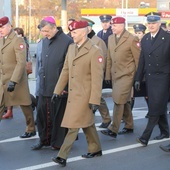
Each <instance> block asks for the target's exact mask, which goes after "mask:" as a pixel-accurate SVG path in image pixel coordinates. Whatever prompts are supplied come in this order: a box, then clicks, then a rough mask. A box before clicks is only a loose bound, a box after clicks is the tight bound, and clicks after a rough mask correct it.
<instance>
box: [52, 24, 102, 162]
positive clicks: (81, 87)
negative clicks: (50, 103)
mask: <svg viewBox="0 0 170 170" xmlns="http://www.w3.org/2000/svg"><path fill="white" fill-rule="evenodd" d="M87 26H88V23H87V22H86V21H74V22H72V23H71V25H70V26H69V28H70V29H71V30H74V29H80V28H85V27H87ZM82 31H85V30H82ZM84 38H85V37H84ZM73 39H74V37H73ZM77 48H78V47H77V45H76V44H72V45H70V46H69V49H68V53H67V56H66V60H65V63H64V67H63V70H62V72H61V76H60V78H59V81H58V83H57V85H56V87H55V90H54V93H55V94H61V92H62V90H63V88H64V87H65V85H66V84H67V83H68V86H69V90H68V92H69V93H68V101H67V106H66V110H65V114H64V118H63V121H62V124H61V126H62V127H67V128H69V131H68V133H67V135H66V137H65V140H64V143H63V145H62V146H61V149H60V151H59V153H58V157H59V158H58V157H57V158H54V159H53V160H54V161H55V162H60V164H62V165H63V163H62V162H61V161H60V160H61V159H64V161H66V159H67V155H68V153H69V151H70V149H71V147H72V145H73V142H74V140H75V139H76V136H77V133H78V131H79V128H82V129H83V131H84V133H85V135H86V139H87V143H88V153H96V152H97V153H98V152H99V153H100V155H98V156H101V154H102V153H101V145H100V141H99V137H98V134H97V131H96V128H95V124H94V114H93V111H92V109H90V107H89V104H93V105H100V100H101V90H102V80H103V67H104V65H103V63H104V62H103V60H104V58H103V56H102V54H101V50H100V49H99V48H98V47H97V46H96V45H94V43H93V42H92V41H91V40H90V39H87V40H84V43H83V44H82V45H81V46H80V47H79V48H78V49H77ZM96 156H97V155H96ZM86 157H89V154H87V155H86ZM93 157H94V156H93Z"/></svg>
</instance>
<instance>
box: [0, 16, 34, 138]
mask: <svg viewBox="0 0 170 170" xmlns="http://www.w3.org/2000/svg"><path fill="white" fill-rule="evenodd" d="M0 34H1V36H2V37H3V38H1V39H0V120H1V119H2V114H3V112H4V110H5V106H17V105H20V107H21V109H22V111H23V113H24V116H25V119H26V130H25V133H24V134H23V135H21V136H20V137H21V138H29V137H32V136H35V135H36V132H35V125H34V118H33V110H32V107H31V98H30V92H29V88H28V79H27V74H26V69H25V65H26V45H25V42H24V39H23V38H21V37H17V35H16V34H15V32H14V31H13V29H12V26H11V24H10V22H9V19H8V17H2V18H0Z"/></svg>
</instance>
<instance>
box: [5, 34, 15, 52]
mask: <svg viewBox="0 0 170 170" xmlns="http://www.w3.org/2000/svg"><path fill="white" fill-rule="evenodd" d="M14 36H16V34H15V32H11V34H10V35H9V36H8V37H7V38H6V39H5V43H4V44H3V45H2V49H4V48H5V47H6V46H7V45H9V44H10V43H11V41H12V39H13V38H14Z"/></svg>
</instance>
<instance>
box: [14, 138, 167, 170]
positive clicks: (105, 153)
mask: <svg viewBox="0 0 170 170" xmlns="http://www.w3.org/2000/svg"><path fill="white" fill-rule="evenodd" d="M168 140H169V139H168V138H167V139H162V140H152V141H149V145H152V144H155V143H159V142H163V141H168ZM138 147H143V146H142V145H141V144H133V145H127V146H123V147H119V148H115V149H109V150H105V151H103V155H107V154H111V153H116V152H121V151H125V150H129V149H134V148H138ZM83 159H86V158H82V157H81V156H76V157H73V158H69V159H67V163H68V162H75V161H80V160H83ZM58 165H59V164H56V163H54V162H48V163H44V164H39V165H34V166H29V167H24V168H20V169H17V170H37V169H42V168H48V167H51V166H58Z"/></svg>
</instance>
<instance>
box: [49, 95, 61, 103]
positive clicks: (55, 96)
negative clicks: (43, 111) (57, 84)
mask: <svg viewBox="0 0 170 170" xmlns="http://www.w3.org/2000/svg"><path fill="white" fill-rule="evenodd" d="M57 98H58V99H59V98H60V96H59V95H58V94H55V93H54V94H53V96H52V98H51V102H52V103H55V100H56V99H57Z"/></svg>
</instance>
